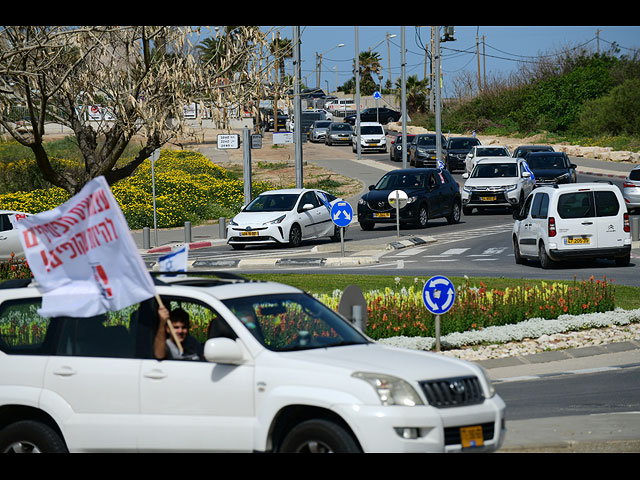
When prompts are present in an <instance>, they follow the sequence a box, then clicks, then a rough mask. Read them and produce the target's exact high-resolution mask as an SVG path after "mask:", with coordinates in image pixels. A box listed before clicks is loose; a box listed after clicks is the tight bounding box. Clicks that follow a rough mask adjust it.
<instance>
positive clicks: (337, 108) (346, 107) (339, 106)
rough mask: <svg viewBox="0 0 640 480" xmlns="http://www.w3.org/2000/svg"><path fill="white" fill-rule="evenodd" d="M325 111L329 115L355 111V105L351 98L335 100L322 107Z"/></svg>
mask: <svg viewBox="0 0 640 480" xmlns="http://www.w3.org/2000/svg"><path fill="white" fill-rule="evenodd" d="M324 108H325V109H327V110H329V111H330V112H331V113H336V112H343V113H344V112H350V111H355V110H356V104H355V102H354V101H353V99H352V98H337V99H335V100H331V101H330V102H327V103H326V104H325V106H324Z"/></svg>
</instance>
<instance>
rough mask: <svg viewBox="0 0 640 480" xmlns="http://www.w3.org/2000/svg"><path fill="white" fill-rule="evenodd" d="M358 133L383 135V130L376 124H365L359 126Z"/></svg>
mask: <svg viewBox="0 0 640 480" xmlns="http://www.w3.org/2000/svg"><path fill="white" fill-rule="evenodd" d="M360 133H361V134H362V135H384V130H383V129H382V127H379V126H377V125H365V126H362V127H360Z"/></svg>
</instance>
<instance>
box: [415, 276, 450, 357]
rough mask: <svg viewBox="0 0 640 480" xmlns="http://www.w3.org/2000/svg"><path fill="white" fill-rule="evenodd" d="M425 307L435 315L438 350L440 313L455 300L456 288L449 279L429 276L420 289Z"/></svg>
mask: <svg viewBox="0 0 640 480" xmlns="http://www.w3.org/2000/svg"><path fill="white" fill-rule="evenodd" d="M422 300H423V301H424V305H425V307H427V310H429V311H430V312H431V313H433V314H434V315H435V316H436V325H435V326H436V351H437V352H439V351H440V315H442V314H443V313H447V312H448V311H449V310H450V309H451V307H453V303H454V302H455V300H456V289H455V287H454V286H453V283H452V282H451V280H449V279H448V278H447V277H443V276H441V275H438V276H435V277H431V278H430V279H429V280H427V283H425V284H424V288H423V289H422Z"/></svg>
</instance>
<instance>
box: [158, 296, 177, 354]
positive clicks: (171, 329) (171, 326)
mask: <svg viewBox="0 0 640 480" xmlns="http://www.w3.org/2000/svg"><path fill="white" fill-rule="evenodd" d="M156 300H157V301H158V305H160V306H161V307H164V308H166V307H165V306H164V303H162V299H161V298H160V295H158V292H156ZM167 325H169V331H170V332H171V336H172V337H173V341H174V342H175V343H176V345H177V346H178V350H180V353H183V349H182V343H180V341H179V340H178V336H177V335H176V331H175V330H174V328H173V324H172V323H171V319H169V321H168V322H167Z"/></svg>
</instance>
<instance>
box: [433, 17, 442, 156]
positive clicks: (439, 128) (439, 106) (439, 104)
mask: <svg viewBox="0 0 640 480" xmlns="http://www.w3.org/2000/svg"><path fill="white" fill-rule="evenodd" d="M435 30H436V31H435V45H434V47H435V49H434V51H433V59H434V60H435V62H434V63H435V66H434V70H435V73H436V75H437V78H436V79H435V80H436V81H435V84H436V88H435V90H436V161H443V160H442V125H441V123H442V122H441V114H442V98H441V94H440V27H435Z"/></svg>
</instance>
